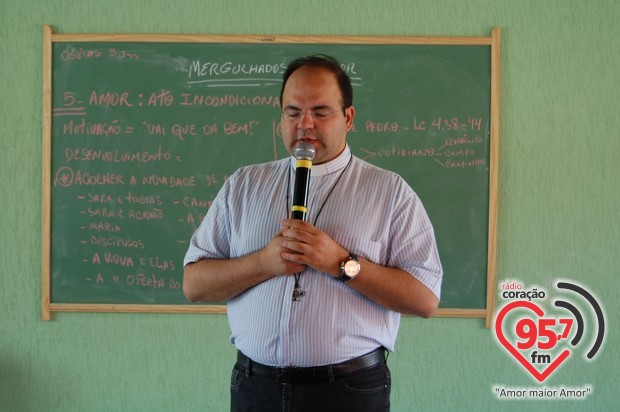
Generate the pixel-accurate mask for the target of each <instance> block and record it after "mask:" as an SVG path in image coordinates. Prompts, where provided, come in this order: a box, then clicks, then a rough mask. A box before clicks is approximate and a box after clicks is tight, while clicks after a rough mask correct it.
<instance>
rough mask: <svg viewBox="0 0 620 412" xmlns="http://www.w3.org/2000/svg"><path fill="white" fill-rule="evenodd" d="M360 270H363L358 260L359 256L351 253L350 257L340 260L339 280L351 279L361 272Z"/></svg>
mask: <svg viewBox="0 0 620 412" xmlns="http://www.w3.org/2000/svg"><path fill="white" fill-rule="evenodd" d="M360 270H362V266H361V265H360V262H359V260H357V256H355V255H354V254H353V253H349V257H348V258H346V259H345V260H343V261H342V262H340V276H339V277H338V280H341V281H343V282H346V281H348V280H351V279H353V278H355V277H356V276H357V275H358V274H359V273H360Z"/></svg>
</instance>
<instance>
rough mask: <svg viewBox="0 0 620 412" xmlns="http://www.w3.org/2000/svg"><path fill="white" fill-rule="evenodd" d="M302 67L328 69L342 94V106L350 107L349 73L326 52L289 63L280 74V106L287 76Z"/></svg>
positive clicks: (351, 93)
mask: <svg viewBox="0 0 620 412" xmlns="http://www.w3.org/2000/svg"><path fill="white" fill-rule="evenodd" d="M302 67H313V68H323V69H327V70H329V71H330V72H331V73H333V74H334V76H336V81H337V82H338V87H339V88H340V93H341V94H342V104H343V107H344V108H347V107H351V106H352V105H353V87H352V86H351V79H350V78H349V75H347V73H346V72H345V71H344V70H342V67H341V66H340V63H338V61H337V60H336V59H334V58H333V57H331V56H328V55H326V54H314V55H312V56H307V57H300V58H298V59H295V60H293V61H292V62H290V63H289V65H288V66H287V67H286V70H285V71H284V75H283V76H282V88H281V89H280V106H282V97H283V95H284V88H285V87H286V82H287V81H288V79H289V77H291V75H292V74H293V73H294V72H295V71H296V70H297V69H300V68H302Z"/></svg>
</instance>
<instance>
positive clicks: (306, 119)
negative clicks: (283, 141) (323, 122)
mask: <svg viewBox="0 0 620 412" xmlns="http://www.w3.org/2000/svg"><path fill="white" fill-rule="evenodd" d="M297 127H298V128H299V129H311V128H313V127H314V119H313V118H312V112H301V117H300V118H299V122H298V123H297Z"/></svg>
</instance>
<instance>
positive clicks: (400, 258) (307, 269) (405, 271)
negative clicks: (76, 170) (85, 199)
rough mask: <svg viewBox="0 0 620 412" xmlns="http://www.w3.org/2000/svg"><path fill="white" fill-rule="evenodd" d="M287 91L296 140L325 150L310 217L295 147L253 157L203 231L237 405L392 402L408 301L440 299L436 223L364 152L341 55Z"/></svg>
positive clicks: (197, 261)
mask: <svg viewBox="0 0 620 412" xmlns="http://www.w3.org/2000/svg"><path fill="white" fill-rule="evenodd" d="M280 94H281V97H280V101H281V105H282V117H281V129H282V136H283V143H284V146H285V147H286V149H287V151H288V152H289V153H290V154H293V153H294V150H295V147H296V145H297V144H298V142H299V141H305V142H309V143H311V144H312V146H313V147H314V149H315V152H316V155H315V157H314V161H313V165H312V174H311V178H310V190H309V199H308V208H309V212H308V219H307V221H302V220H293V219H286V216H287V215H288V212H289V210H290V208H291V204H290V198H291V195H292V193H291V192H292V190H293V183H294V176H295V170H294V168H295V165H296V163H295V159H294V158H292V157H291V158H287V159H282V160H278V161H274V162H270V163H266V164H261V165H253V166H248V167H244V168H241V169H240V170H238V171H237V172H236V173H235V174H234V175H233V176H231V177H230V178H229V179H228V180H227V181H226V182H225V184H224V186H223V187H222V189H221V191H220V193H219V194H218V196H217V198H216V199H215V201H214V203H213V205H212V206H211V208H210V209H209V211H208V213H207V216H206V217H205V219H204V221H203V222H202V224H201V226H200V228H199V229H198V230H197V231H196V233H195V234H194V235H193V237H192V240H191V245H190V247H189V250H188V252H187V255H186V257H185V265H186V266H185V270H184V279H183V290H184V292H185V294H186V296H187V297H188V299H189V300H191V301H224V300H226V301H227V302H228V320H229V324H230V327H231V331H232V334H231V338H230V339H231V342H232V343H233V344H235V346H236V347H237V349H238V357H237V363H236V364H235V367H234V369H233V374H232V381H231V410H233V411H245V410H261V411H270V412H273V411H279V410H282V411H284V410H286V411H288V410H293V411H321V412H323V411H328V410H338V411H386V410H389V404H390V403H389V402H390V401H389V396H390V387H391V382H390V372H389V369H388V367H387V365H386V362H385V359H386V356H385V350H386V349H387V350H388V351H392V350H393V349H394V342H395V340H396V335H397V332H398V327H399V322H400V313H406V314H414V315H418V316H421V317H429V316H431V315H432V314H433V312H434V311H435V309H436V308H437V305H438V303H439V292H440V286H441V277H442V269H441V264H440V262H439V257H438V253H437V247H436V242H435V238H434V232H433V228H432V226H431V224H430V222H429V220H428V217H427V215H426V212H425V211H424V208H423V206H422V204H421V203H420V200H419V199H418V197H417V196H416V195H415V193H414V192H413V190H412V189H411V188H410V187H409V186H408V185H407V184H406V183H405V182H404V180H403V179H402V178H401V177H400V176H398V175H396V174H395V173H393V172H389V171H386V170H383V169H380V168H377V167H375V166H372V165H370V164H369V163H366V162H364V161H363V160H361V159H359V158H357V157H355V156H352V154H351V151H350V149H349V146H348V145H347V143H346V135H347V132H348V131H349V130H350V129H351V127H352V125H353V119H354V117H355V109H354V108H353V104H352V100H353V92H352V87H351V82H350V79H349V77H348V76H347V75H346V73H345V72H343V70H342V69H341V68H340V65H339V64H338V62H336V61H335V60H334V59H332V58H330V57H328V56H323V55H318V56H310V57H307V58H300V59H297V60H295V61H293V62H292V63H291V64H290V65H289V66H288V68H287V70H286V72H285V73H284V77H283V83H282V89H281V93H280Z"/></svg>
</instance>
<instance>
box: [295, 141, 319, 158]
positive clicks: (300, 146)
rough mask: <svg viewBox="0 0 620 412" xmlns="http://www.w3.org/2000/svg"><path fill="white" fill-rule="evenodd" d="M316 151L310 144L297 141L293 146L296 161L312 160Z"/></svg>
mask: <svg viewBox="0 0 620 412" xmlns="http://www.w3.org/2000/svg"><path fill="white" fill-rule="evenodd" d="M315 154H316V151H315V150H314V146H312V143H308V142H304V141H299V142H297V144H296V145H295V159H297V160H310V161H312V159H314V155H315Z"/></svg>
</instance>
